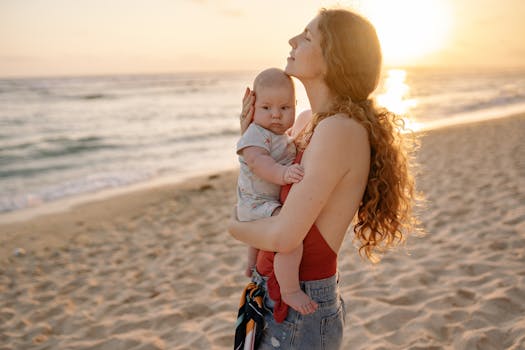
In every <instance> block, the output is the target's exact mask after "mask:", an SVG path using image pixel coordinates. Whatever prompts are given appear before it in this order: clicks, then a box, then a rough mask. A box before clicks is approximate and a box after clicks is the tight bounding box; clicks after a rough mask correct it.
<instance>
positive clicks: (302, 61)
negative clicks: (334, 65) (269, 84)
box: [285, 16, 326, 80]
mask: <svg viewBox="0 0 525 350" xmlns="http://www.w3.org/2000/svg"><path fill="white" fill-rule="evenodd" d="M318 23H319V16H317V17H315V18H314V19H313V20H312V21H311V22H310V23H308V25H307V26H306V28H305V29H304V31H303V32H302V33H300V34H299V35H296V36H294V37H293V38H291V39H290V40H289V41H288V43H289V44H290V46H291V47H292V51H291V52H290V56H289V57H288V59H287V64H286V68H285V72H286V73H287V74H289V75H291V76H294V77H296V78H298V79H299V80H309V79H315V78H323V76H324V74H325V72H326V63H325V61H324V57H323V52H322V50H321V32H320V31H319V29H318V27H319V26H318Z"/></svg>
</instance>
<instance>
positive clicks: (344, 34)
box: [297, 9, 417, 262]
mask: <svg viewBox="0 0 525 350" xmlns="http://www.w3.org/2000/svg"><path fill="white" fill-rule="evenodd" d="M319 16H320V19H319V31H320V32H321V35H322V40H321V48H322V51H323V56H324V59H325V62H326V66H327V72H326V74H325V77H324V79H325V82H326V84H327V85H328V87H329V88H330V90H331V92H332V93H333V94H334V95H335V96H336V98H335V101H334V103H333V104H332V106H331V110H330V111H329V112H327V113H316V114H314V115H313V117H312V121H311V122H310V124H309V125H308V127H307V128H306V129H305V131H304V133H303V134H302V135H299V139H298V140H297V142H298V146H299V148H304V147H306V144H307V143H308V141H309V139H310V137H311V135H312V133H313V132H314V130H315V127H316V126H317V125H318V124H319V122H320V121H321V120H323V119H325V118H327V117H329V116H331V115H334V114H337V113H343V114H345V115H347V116H348V117H350V118H353V119H355V120H356V121H358V122H359V123H360V124H361V125H363V126H364V127H365V128H366V130H367V132H368V139H369V142H370V149H371V159H370V171H369V175H368V183H367V186H366V189H365V193H364V195H363V199H362V202H361V203H360V206H359V208H358V211H357V215H356V220H355V221H356V222H355V226H354V233H355V238H356V239H357V240H358V241H359V242H360V244H361V245H360V248H359V253H360V254H363V253H364V255H365V256H366V257H367V258H368V259H369V260H370V261H372V262H377V261H379V254H378V253H382V252H384V251H385V250H386V249H387V248H390V247H392V246H394V245H396V244H399V243H401V242H403V241H404V240H405V238H406V237H405V234H404V233H406V232H409V231H410V230H412V229H415V227H416V226H417V220H416V219H415V217H414V216H413V212H412V207H413V200H414V198H415V195H416V193H415V181H414V178H413V176H412V175H411V169H410V160H411V153H412V151H413V150H414V149H415V145H416V143H415V142H412V141H415V139H414V138H412V139H410V138H408V137H407V136H408V135H404V134H403V132H402V131H403V130H404V122H403V119H402V118H401V117H400V116H398V115H396V114H394V113H392V112H390V111H388V110H386V109H385V108H378V107H377V106H375V103H374V101H373V100H372V99H371V98H370V94H371V93H372V92H373V91H374V90H375V88H376V87H377V84H378V82H379V78H380V74H381V61H382V57H381V48H380V45H379V40H378V37H377V34H376V31H375V29H374V27H373V26H372V24H371V23H370V22H369V21H368V20H367V19H365V18H364V17H362V16H360V15H358V14H356V13H353V12H350V11H348V10H343V9H321V10H320V12H319Z"/></svg>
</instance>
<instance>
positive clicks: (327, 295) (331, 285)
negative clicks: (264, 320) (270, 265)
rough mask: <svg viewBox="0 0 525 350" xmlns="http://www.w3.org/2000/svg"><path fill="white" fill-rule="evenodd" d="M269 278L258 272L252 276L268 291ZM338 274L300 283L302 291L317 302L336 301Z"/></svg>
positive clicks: (253, 279) (254, 280)
mask: <svg viewBox="0 0 525 350" xmlns="http://www.w3.org/2000/svg"><path fill="white" fill-rule="evenodd" d="M267 280H268V277H266V276H262V275H261V274H260V273H259V272H257V270H254V272H253V274H252V281H253V282H255V283H257V284H258V285H260V286H262V287H263V288H264V289H266V281H267ZM338 281H339V278H338V274H335V275H333V276H330V277H328V278H323V279H320V280H314V281H300V282H299V284H300V286H301V289H302V290H303V291H304V292H305V293H306V294H307V295H308V296H310V297H311V298H312V299H314V300H315V301H317V302H328V301H332V300H334V298H335V297H336V296H337V293H338V289H337V288H338Z"/></svg>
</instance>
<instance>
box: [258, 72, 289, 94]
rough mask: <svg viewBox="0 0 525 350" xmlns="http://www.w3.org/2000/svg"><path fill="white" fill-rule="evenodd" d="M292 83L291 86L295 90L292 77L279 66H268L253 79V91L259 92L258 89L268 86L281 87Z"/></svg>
mask: <svg viewBox="0 0 525 350" xmlns="http://www.w3.org/2000/svg"><path fill="white" fill-rule="evenodd" d="M286 84H290V87H291V88H292V90H294V92H295V86H294V83H293V80H292V78H291V77H290V76H289V75H288V74H286V73H285V72H284V71H283V70H282V69H279V68H268V69H265V70H263V71H262V72H260V73H259V74H258V75H257V76H256V77H255V80H254V81H253V91H255V92H256V93H257V89H260V88H267V87H280V86H283V85H286Z"/></svg>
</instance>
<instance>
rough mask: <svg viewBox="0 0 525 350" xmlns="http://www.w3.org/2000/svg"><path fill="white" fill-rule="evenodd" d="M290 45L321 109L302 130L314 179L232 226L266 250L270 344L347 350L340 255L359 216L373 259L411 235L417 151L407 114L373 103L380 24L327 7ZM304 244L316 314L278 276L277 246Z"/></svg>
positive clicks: (306, 279)
mask: <svg viewBox="0 0 525 350" xmlns="http://www.w3.org/2000/svg"><path fill="white" fill-rule="evenodd" d="M289 43H290V46H291V47H292V50H291V52H290V57H288V61H287V65H286V69H285V71H286V73H288V74H289V75H291V76H294V77H296V78H297V79H299V80H300V81H301V82H302V83H303V85H304V87H305V89H306V93H307V95H308V99H309V102H310V106H311V113H303V114H302V115H300V116H299V117H298V118H297V121H296V124H295V125H294V129H293V131H292V133H293V135H297V136H296V144H297V146H298V148H299V150H300V152H298V157H297V159H296V161H297V162H300V164H301V165H302V166H303V167H304V177H303V180H302V181H301V182H299V183H297V184H294V185H293V186H284V187H283V188H282V191H281V200H283V201H284V204H283V206H282V209H281V212H280V213H279V215H277V216H274V217H270V218H265V219H261V220H256V221H252V222H239V221H237V220H233V221H232V222H231V223H230V226H229V232H230V234H231V235H232V236H233V237H234V238H236V239H238V240H240V241H242V242H245V243H247V244H249V245H250V246H253V247H256V248H258V249H260V250H261V252H260V253H259V255H258V259H257V266H256V270H257V271H256V272H255V274H254V280H255V281H256V282H258V283H259V285H260V286H261V287H262V288H264V289H265V290H267V293H266V297H265V298H264V301H265V305H266V307H267V308H268V312H267V313H266V314H265V315H264V316H265V322H266V325H265V328H264V330H263V334H262V341H261V345H260V349H276V348H280V349H337V348H339V347H340V346H341V342H342V329H343V324H344V316H345V311H344V305H343V302H342V299H341V298H340V296H339V292H338V287H337V253H338V251H339V248H340V247H341V244H342V242H343V239H344V237H345V233H346V232H347V229H348V227H349V225H350V224H351V222H352V220H353V219H354V217H355V221H354V233H355V237H356V238H357V240H358V241H359V242H360V243H361V247H360V250H359V251H360V253H363V254H364V255H365V256H366V257H367V258H368V259H370V260H371V261H374V262H375V261H378V253H380V252H382V251H383V250H384V249H386V248H388V247H390V246H392V245H394V244H397V243H399V242H401V241H402V240H403V239H404V235H403V232H406V231H407V230H409V229H410V228H411V226H412V224H413V223H414V219H413V217H412V211H411V209H412V197H413V194H414V181H413V179H412V177H411V176H410V172H409V164H408V159H409V158H408V151H409V149H408V148H407V146H406V143H405V141H404V140H403V138H402V137H401V133H400V131H401V130H400V129H401V128H402V123H401V122H400V120H401V119H400V118H399V117H397V116H395V115H394V114H392V113H390V112H388V111H386V110H384V109H379V108H377V107H375V106H374V104H373V101H372V100H371V99H370V94H371V93H372V92H373V91H374V89H375V88H376V86H377V84H378V81H379V77H380V71H381V49H380V46H379V41H378V38H377V34H376V32H375V29H374V27H373V26H372V25H371V24H370V22H368V21H367V20H366V19H365V18H363V17H361V16H359V15H357V14H355V13H353V12H349V11H346V10H342V9H330V10H326V9H323V10H321V11H320V12H319V14H318V16H317V17H315V18H314V19H313V20H312V21H311V22H310V23H309V24H308V25H307V26H306V28H305V30H304V31H303V32H302V33H300V34H299V35H297V36H295V37H293V38H291V39H290V41H289ZM254 99H255V96H254V95H253V94H250V95H246V96H245V99H244V101H243V102H244V108H243V112H242V115H241V118H242V120H241V127H242V128H243V129H244V128H246V126H247V125H248V124H249V122H250V120H251V117H252V114H253V106H252V105H253V102H254ZM243 117H244V118H243ZM301 242H302V243H303V258H302V261H301V267H300V271H299V277H300V280H301V281H302V282H301V287H302V288H303V290H304V291H305V293H306V294H307V295H308V296H310V297H311V298H312V299H313V300H314V301H316V302H317V304H318V305H319V307H318V309H317V310H315V312H313V313H311V314H308V315H301V314H299V313H298V312H296V311H295V310H292V309H287V308H286V305H285V304H282V303H281V301H280V295H279V286H278V284H277V283H276V280H275V276H274V275H273V256H274V252H289V251H292V250H293V249H294V248H296V247H297V246H299V244H301ZM281 321H282V322H281Z"/></svg>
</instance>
